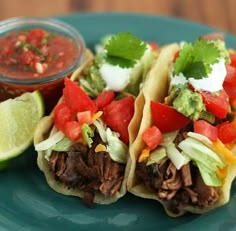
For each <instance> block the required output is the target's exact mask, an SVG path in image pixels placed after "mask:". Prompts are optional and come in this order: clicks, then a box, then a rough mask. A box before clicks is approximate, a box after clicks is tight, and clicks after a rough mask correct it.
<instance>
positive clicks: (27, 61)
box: [0, 28, 78, 79]
mask: <svg viewBox="0 0 236 231" xmlns="http://www.w3.org/2000/svg"><path fill="white" fill-rule="evenodd" d="M77 58H78V47H77V45H76V43H75V42H74V41H73V40H72V39H70V38H68V37H66V36H63V35H61V34H57V33H54V32H50V31H46V30H43V29H39V28H36V29H31V30H27V31H13V32H10V33H9V34H7V35H5V36H3V37H1V38H0V73H1V74H2V75H4V76H7V77H14V78H19V79H32V78H37V77H40V78H42V77H45V76H49V75H54V74H56V73H58V72H61V71H63V70H65V69H66V68H67V67H68V66H70V65H71V64H72V63H74V61H75V60H76V59H77Z"/></svg>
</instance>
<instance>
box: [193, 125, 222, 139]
mask: <svg viewBox="0 0 236 231" xmlns="http://www.w3.org/2000/svg"><path fill="white" fill-rule="evenodd" d="M193 130H194V132H196V133H199V134H201V135H203V136H206V137H207V138H208V139H210V140H211V141H212V142H214V141H216V140H217V138H218V129H217V128H216V127H214V126H213V125H211V124H210V123H208V122H207V121H205V120H197V121H194V123H193Z"/></svg>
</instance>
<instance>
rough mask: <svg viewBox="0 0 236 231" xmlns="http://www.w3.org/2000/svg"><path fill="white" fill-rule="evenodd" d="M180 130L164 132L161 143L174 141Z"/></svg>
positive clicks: (165, 143)
mask: <svg viewBox="0 0 236 231" xmlns="http://www.w3.org/2000/svg"><path fill="white" fill-rule="evenodd" d="M178 132H179V131H174V132H169V133H164V134H163V140H162V142H161V144H160V145H163V146H166V145H168V144H169V143H173V142H174V140H175V138H176V136H177V135H178Z"/></svg>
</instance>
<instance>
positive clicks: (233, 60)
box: [229, 52, 236, 68]
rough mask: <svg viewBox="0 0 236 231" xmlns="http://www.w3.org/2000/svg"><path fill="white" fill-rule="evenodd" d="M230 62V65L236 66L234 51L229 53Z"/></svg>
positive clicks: (235, 53)
mask: <svg viewBox="0 0 236 231" xmlns="http://www.w3.org/2000/svg"><path fill="white" fill-rule="evenodd" d="M229 57H230V60H231V63H230V65H231V66H233V67H235V68H236V52H232V53H230V54H229Z"/></svg>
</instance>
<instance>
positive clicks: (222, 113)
mask: <svg viewBox="0 0 236 231" xmlns="http://www.w3.org/2000/svg"><path fill="white" fill-rule="evenodd" d="M200 94H201V95H202V99H203V103H204V104H205V106H206V109H207V110H208V111H209V112H211V113H212V114H213V115H215V116H217V117H218V118H220V119H224V118H225V117H226V116H227V113H228V111H229V108H230V105H229V97H228V95H227V93H226V92H225V90H221V91H220V92H219V94H214V93H211V92H209V91H201V92H200Z"/></svg>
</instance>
